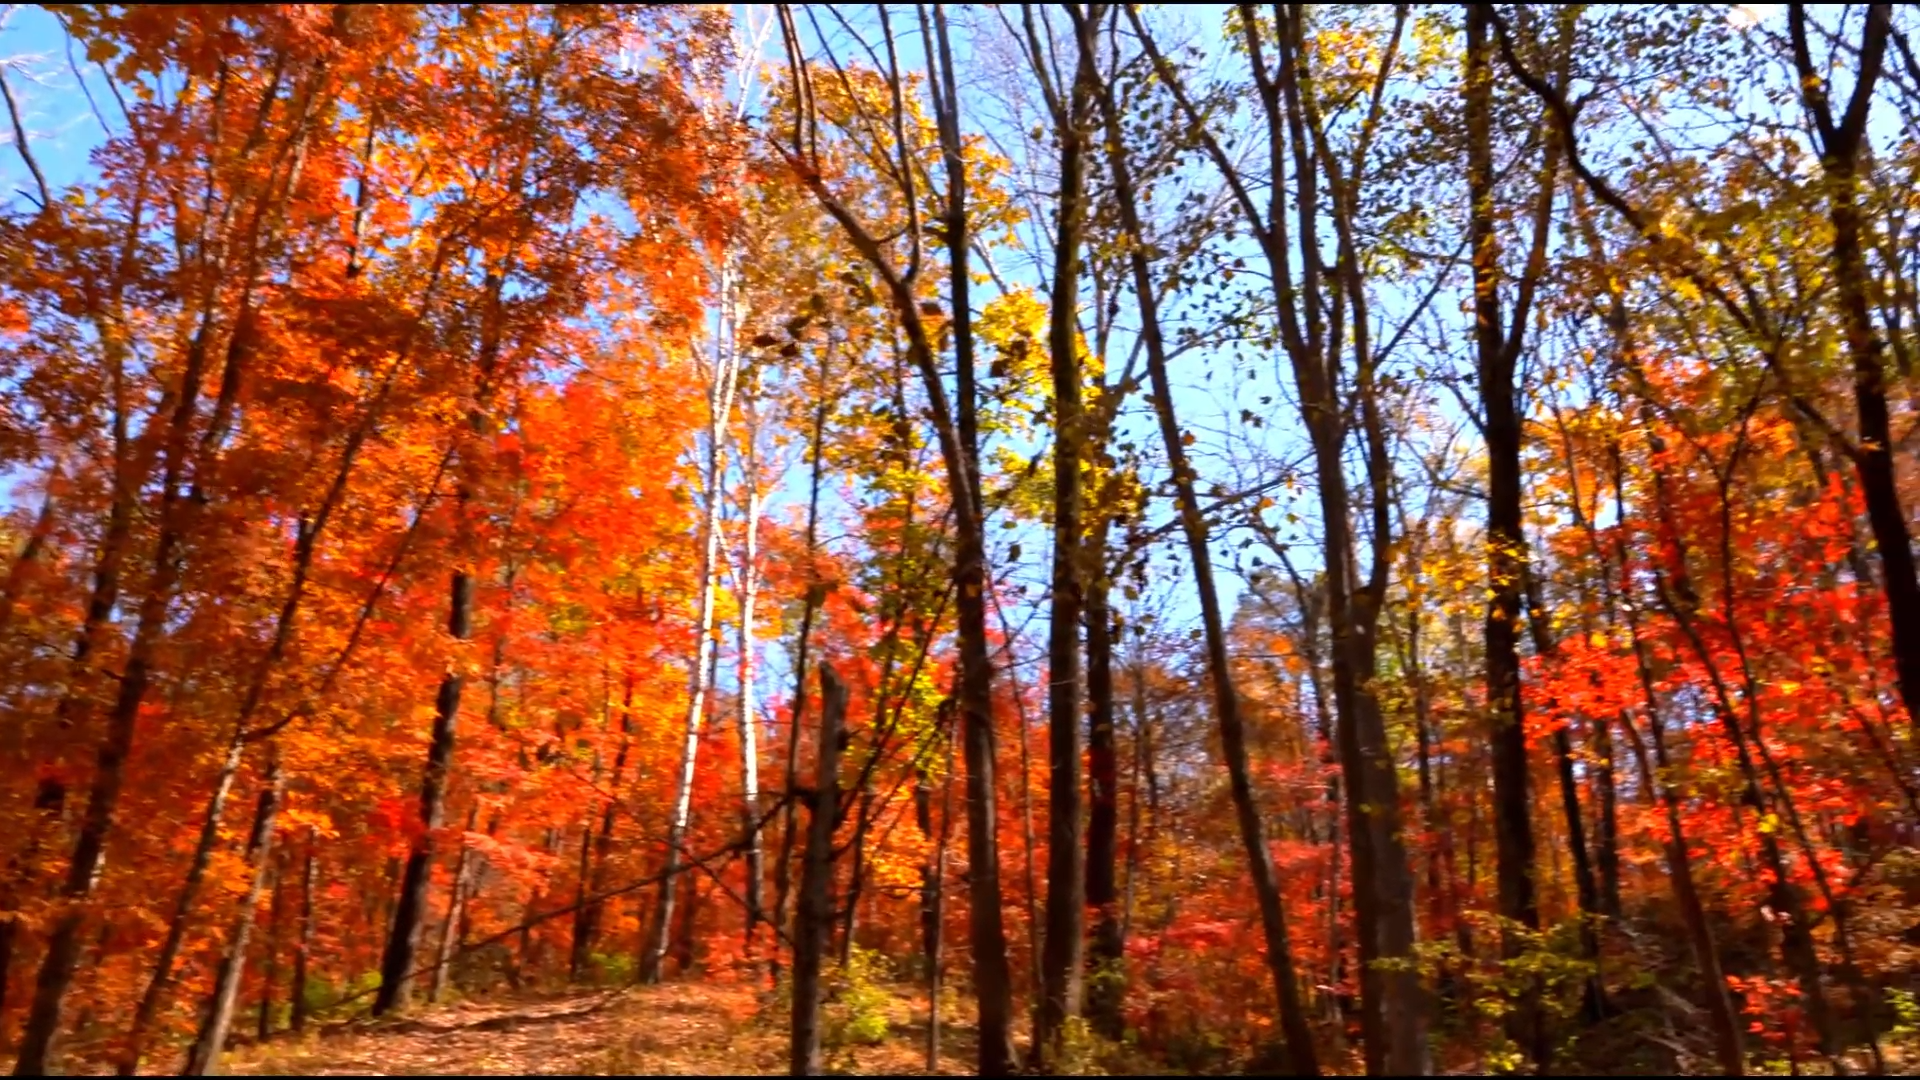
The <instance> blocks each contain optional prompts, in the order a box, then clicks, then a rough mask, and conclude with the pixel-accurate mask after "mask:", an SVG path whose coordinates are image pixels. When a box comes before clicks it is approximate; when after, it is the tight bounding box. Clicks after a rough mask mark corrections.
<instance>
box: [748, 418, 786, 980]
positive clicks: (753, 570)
mask: <svg viewBox="0 0 1920 1080" xmlns="http://www.w3.org/2000/svg"><path fill="white" fill-rule="evenodd" d="M743 463H744V466H745V468H746V474H747V520H746V534H747V535H746V546H745V548H744V550H743V551H742V553H741V556H740V585H741V597H740V703H739V709H740V821H741V824H742V826H744V827H745V829H746V833H747V835H746V864H747V865H746V873H747V889H746V902H747V915H746V923H747V926H746V931H745V935H744V936H745V939H746V955H747V958H748V959H749V960H751V959H752V958H753V931H754V928H755V926H756V925H757V924H758V922H759V921H760V920H761V919H763V918H765V917H766V916H765V914H764V913H763V912H762V911H761V904H762V902H763V900H762V896H761V893H762V888H763V886H764V885H765V882H766V868H765V865H764V857H763V853H762V847H761V842H760V818H761V815H762V813H763V812H764V808H763V805H762V799H761V795H760V722H759V720H758V718H756V717H755V716H754V710H755V708H756V706H757V702H756V700H755V698H754V685H753V678H754V675H755V673H756V672H757V671H758V669H759V663H758V655H757V652H756V648H755V644H754V634H755V633H756V632H757V627H756V624H755V622H754V601H755V600H756V599H757V598H758V595H759V588H760V548H759V543H760V476H759V463H758V460H757V458H756V456H755V454H754V446H753V439H752V436H751V433H749V436H748V438H747V439H746V453H745V455H744V462H743ZM777 938H778V935H776V941H777Z"/></svg>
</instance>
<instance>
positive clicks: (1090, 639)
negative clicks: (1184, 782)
mask: <svg viewBox="0 0 1920 1080" xmlns="http://www.w3.org/2000/svg"><path fill="white" fill-rule="evenodd" d="M1110 520H1111V519H1110V518H1108V517H1107V516H1105V515H1104V514H1103V515H1102V516H1101V518H1100V520H1099V522H1098V524H1096V525H1095V526H1094V530H1093V536H1092V538H1091V539H1090V540H1089V541H1088V553H1089V555H1090V556H1092V560H1091V561H1092V562H1093V564H1094V565H1095V566H1097V567H1098V570H1097V572H1096V573H1095V574H1094V575H1093V578H1092V580H1091V581H1089V582H1088V583H1087V703H1088V712H1089V718H1088V725H1087V726H1088V739H1087V789H1088V791H1087V793H1088V796H1089V798H1088V802H1089V804H1090V806H1091V813H1090V814H1089V816H1088V820H1087V886H1086V887H1087V897H1086V899H1087V910H1088V911H1089V912H1091V913H1092V916H1093V919H1094V927H1093V940H1092V942H1091V944H1090V946H1089V948H1088V950H1087V979H1088V985H1087V1019H1088V1021H1089V1022H1090V1023H1091V1024H1092V1026H1093V1030H1094V1031H1095V1032H1097V1033H1098V1034H1100V1035H1101V1036H1102V1037H1103V1038H1107V1039H1111V1040H1113V1041H1115V1042H1118V1041H1120V1038H1121V1036H1122V1035H1124V1034H1125V1031H1124V1024H1123V1023H1122V1020H1121V1016H1120V1007H1121V1004H1122V1003H1123V1002H1124V1001H1125V999H1126V961H1125V958H1124V956H1123V954H1122V953H1123V947H1124V945H1125V942H1124V941H1122V939H1121V936H1120V911H1119V908H1118V903H1117V902H1118V900H1119V899H1120V896H1119V892H1118V888H1117V883H1118V880H1119V874H1118V863H1119V837H1120V763H1119V753H1118V749H1117V746H1116V740H1115V737H1114V697H1113V636H1114V635H1113V613H1112V611H1111V610H1110V609H1109V608H1108V606H1107V597H1108V589H1109V584H1110V583H1109V581H1108V579H1107V573H1108V570H1107V565H1106V547H1107V532H1108V526H1109V522H1110Z"/></svg>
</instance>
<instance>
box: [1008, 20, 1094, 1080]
mask: <svg viewBox="0 0 1920 1080" xmlns="http://www.w3.org/2000/svg"><path fill="white" fill-rule="evenodd" d="M1022 10H1023V12H1025V13H1026V17H1027V36H1028V38H1029V41H1030V48H1031V49H1032V53H1033V56H1032V60H1033V63H1034V66H1035V68H1036V70H1039V71H1045V70H1046V68H1047V67H1048V66H1050V65H1049V64H1048V63H1047V60H1046V57H1045V54H1044V51H1043V50H1042V47H1041V44H1040V38H1039V35H1038V34H1037V33H1036V32H1035V28H1034V25H1033V21H1032V8H1030V7H1029V8H1023V9H1022ZM1103 15H1104V5H1102V4H1091V5H1088V10H1087V11H1086V12H1084V13H1075V14H1074V16H1073V17H1074V19H1075V22H1076V24H1077V26H1076V30H1077V31H1078V32H1079V33H1083V34H1085V35H1087V38H1088V39H1087V40H1086V41H1083V42H1082V43H1081V47H1080V48H1078V49H1077V50H1076V55H1077V60H1076V62H1075V65H1074V78H1073V84H1072V89H1071V91H1070V92H1068V93H1066V94H1064V95H1055V94H1052V93H1051V92H1050V93H1049V94H1048V97H1049V99H1050V101H1049V104H1050V105H1051V106H1052V111H1053V116H1054V133H1055V137H1056V138H1057V139H1058V141H1059V144H1060V181H1059V203H1058V213H1057V214H1056V220H1055V224H1054V243H1053V281H1052V288H1051V293H1050V297H1051V299H1050V304H1049V310H1048V318H1047V352H1048V354H1049V361H1050V366H1051V369H1052V377H1053V415H1054V439H1053V589H1052V604H1051V610H1050V611H1049V612H1048V615H1047V914H1046V937H1045V939H1044V941H1043V943H1042V952H1041V957H1040V983H1041V996H1040V1010H1039V1015H1038V1025H1037V1026H1036V1028H1035V1030H1034V1051H1035V1056H1036V1058H1037V1060H1038V1061H1039V1062H1040V1063H1041V1064H1042V1065H1045V1064H1047V1063H1050V1062H1051V1061H1052V1060H1053V1058H1054V1055H1055V1053H1056V1052H1057V1051H1058V1049H1059V1048H1058V1045H1057V1044H1058V1042H1059V1040H1060V1038H1061V1034H1062V1031H1063V1029H1064V1027H1065V1025H1066V1023H1067V1021H1068V1020H1069V1019H1070V1018H1073V1017H1077V1016H1078V1015H1079V1014H1080V1008H1081V999H1082V996H1083V994H1084V988H1085V975H1086V973H1085V966H1086V959H1085V949H1086V943H1085V932H1084V931H1085V921H1086V906H1087V893H1086V887H1087V883H1086V866H1085V860H1086V852H1085V850H1084V849H1083V848H1082V847H1081V846H1080V845H1081V828H1082V826H1081V820H1080V818H1081V796H1080V756H1081V748H1080V724H1081V700H1082V696H1083V687H1082V685H1081V681H1080V680H1081V672H1080V659H1081V657H1080V625H1081V620H1082V617H1083V613H1084V609H1085V606H1086V578H1087V569H1088V567H1087V563H1088V559H1087V553H1086V550H1085V537H1084V536H1083V535H1082V532H1083V530H1082V526H1081V512H1082V509H1083V508H1082V505H1081V503H1082V495H1081V482H1080V480H1081V478H1080V469H1081V463H1082V461H1083V460H1085V459H1086V457H1087V455H1088V452H1089V448H1088V445H1087V444H1088V442H1089V439H1090V436H1091V434H1092V432H1091V431H1090V430H1089V417H1088V416H1087V412H1086V409H1085V407H1084V405H1083V404H1082V400H1081V396H1082V391H1083V387H1082V382H1083V380H1082V377H1081V372H1080V325H1079V312H1080V272H1081V258H1080V248H1081V244H1082V242H1083V234H1084V233H1085V230H1086V219H1087V192H1086V154H1087V136H1088V133H1089V132H1088V119H1089V116H1090V114H1091V113H1092V112H1093V97H1094V85H1095V82H1096V78H1097V77H1096V75H1095V73H1094V59H1093V58H1094V48H1093V43H1092V40H1091V34H1092V26H1093V25H1094V24H1098V23H1099V22H1101V21H1102V18H1103ZM1043 85H1047V86H1050V85H1051V84H1050V83H1047V84H1043Z"/></svg>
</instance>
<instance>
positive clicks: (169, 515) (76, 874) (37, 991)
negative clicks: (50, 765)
mask: <svg viewBox="0 0 1920 1080" xmlns="http://www.w3.org/2000/svg"><path fill="white" fill-rule="evenodd" d="M211 333H212V326H211V318H210V316H209V318H208V320H207V321H203V322H202V323H201V325H200V328H199V330H198V331H197V332H196V333H195V334H194V336H193V339H192V342H191V343H190V344H189V346H188V348H187V355H186V362H185V364H184V365H183V370H182V371H181V373H180V383H179V386H180V388H181V389H180V391H179V396H178V398H177V399H176V400H175V401H174V403H173V409H172V412H171V414H170V416H169V417H168V420H167V436H166V437H167V445H166V451H165V461H166V465H165V468H164V472H163V476H162V479H161V482H160V506H159V509H158V513H157V520H158V522H159V535H158V537H157V538H156V540H155V544H154V554H153V564H152V566H153V572H152V575H151V579H150V580H149V582H148V584H147V591H146V594H145V596H143V597H142V598H141V601H140V608H139V615H138V620H137V622H136V623H135V624H134V630H133V638H132V640H131V641H130V642H129V643H128V647H127V659H126V664H125V667H124V668H123V670H122V672H121V675H120V679H119V686H118V690H117V692H116V693H115V695H114V701H113V708H112V710H111V711H110V712H109V713H108V715H107V722H106V735H105V737H104V738H103V739H102V740H101V742H100V747H99V751H98V755H97V758H96V760H95V762H94V774H93V783H92V785H91V786H90V788H89V790H88V792H87V809H86V814H85V816H84V817H83V818H82V820H81V825H80V835H79V836H78V838H77V839H76V840H75V843H74V848H73V857H72V858H71V859H70V860H69V861H68V864H67V879H66V883H65V885H64V887H63V888H62V889H61V896H60V899H61V901H62V906H61V908H60V909H59V912H58V914H57V915H56V916H55V917H54V921H53V926H52V928H51V930H50V931H49V932H48V934H47V950H46V954H45V955H44V957H43V958H42V960H41V962H40V971H39V973H38V974H37V975H36V976H35V979H34V993H33V1004H32V1007H31V1009H30V1010H29V1012H28V1014H27V1023H26V1029H25V1031H24V1033H23V1035H22V1036H21V1040H20V1052H19V1056H18V1057H17V1058H15V1060H14V1065H13V1074H14V1075H15V1076H39V1075H45V1074H46V1073H48V1072H50V1071H52V1066H53V1064H54V1061H53V1041H54V1038H55V1036H56V1035H58V1033H59V1031H60V1027H61V1013H62V1011H63V1009H64V1006H65V1003H66V995H67V990H68V988H69V987H70V986H71V985H72V983H73V973H74V968H75V965H76V964H78V963H79V960H80V953H81V943H80V939H81V931H82V929H83V928H84V926H85V923H86V912H85V907H84V905H85V904H86V902H87V901H89V900H91V899H92V898H93V894H94V889H95V887H96V885H97V884H98V883H99V880H100V872H101V870H102V869H103V868H104V866H105V862H106V852H107V840H108V838H109V837H110V836H111V835H112V833H113V826H114V815H115V812H116V811H117V810H118V808H119V803H120V791H121V788H122V786H123V785H124V783H125V780H126V766H127V758H128V757H129V756H130V755H131V754H132V753H133V737H134V732H135V727H136V724H137V721H138V719H139V715H140V707H141V705H142V704H143V703H144V702H145V701H146V697H147V689H148V685H149V682H150V680H151V679H152V676H153V665H154V658H155V657H154V654H155V652H156V650H157V648H158V646H159V644H160V640H161V638H162V636H163V635H164V633H165V625H166V621H167V612H168V610H169V608H171V606H172V601H173V591H174V585H175V584H176V582H177V581H178V580H179V576H180V572H181V568H182V567H181V563H182V559H181V557H180V551H179V549H180V547H181V546H182V544H183V543H184V542H185V538H186V535H185V534H186V528H185V526H186V522H185V520H184V518H185V517H186V515H187V513H188V509H189V508H188V507H183V506H182V503H183V502H185V501H188V500H185V499H184V498H183V497H184V496H185V494H186V493H185V492H184V491H183V490H182V487H183V484H184V483H185V478H186V474H187V466H188V462H187V458H188V456H189V453H190V450H189V446H188V443H189V442H190V436H191V429H192V428H193V427H194V425H195V422H196V418H197V416H198V413H199V403H200V391H201V388H202V384H203V383H204V381H205V378H206V366H207V364H206V361H207V353H208V351H209V348H210V344H209V341H208V339H209V337H210V336H211ZM230 336H231V338H232V339H233V341H232V343H230V344H229V353H228V356H227V365H228V366H229V367H232V366H233V365H235V364H237V363H239V362H240V360H241V357H240V356H239V355H237V353H238V351H239V348H240V347H239V346H238V345H237V342H238V341H239V340H240V338H241V337H242V335H240V334H238V333H235V334H232V335H230ZM116 441H118V440H116ZM125 483H126V479H125V478H124V477H116V485H115V498H114V507H113V512H112V513H113V519H112V520H110V521H109V523H108V535H107V537H106V539H105V541H104V543H103V545H102V556H101V560H100V565H99V567H98V568H97V570H96V574H95V583H94V590H93V595H92V596H91V597H90V599H89V601H88V609H87V617H86V620H85V622H84V623H83V627H82V631H81V638H80V641H79V643H78V644H77V645H76V646H75V649H74V666H75V668H76V669H79V668H81V667H83V666H84V663H85V661H86V659H87V657H88V656H89V655H90V653H91V651H92V647H93V644H94V639H95V637H96V636H97V633H98V630H99V627H100V625H102V624H103V623H104V622H105V621H106V619H107V618H108V616H109V615H110V614H111V612H112V610H113V606H114V602H115V598H117V597H118V595H119V581H118V575H119V563H120V559H121V555H122V549H123V548H124V546H125V539H126V535H125V534H126V533H127V531H128V529H129V528H130V524H129V523H128V522H127V521H125V520H123V516H124V515H130V514H131V513H132V508H131V506H130V505H126V504H130V503H131V501H132V500H133V498H134V495H133V493H132V492H128V491H123V490H122V486H123V485H124V484H125ZM86 708H87V707H86V706H85V705H84V704H83V702H82V699H81V697H80V696H79V695H78V694H77V693H75V692H73V691H69V693H68V694H67V695H66V696H65V697H63V698H62V699H61V701H60V707H59V716H60V720H61V721H62V722H63V724H67V725H70V724H72V723H73V722H74V721H75V720H76V719H78V718H79V715H80V713H81V712H82V711H83V710H85V709H86Z"/></svg>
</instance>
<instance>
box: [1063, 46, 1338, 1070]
mask: <svg viewBox="0 0 1920 1080" xmlns="http://www.w3.org/2000/svg"><path fill="white" fill-rule="evenodd" d="M1080 36H1081V45H1080V47H1081V49H1082V50H1083V51H1087V50H1091V49H1092V47H1093V45H1092V41H1091V38H1090V34H1089V33H1088V31H1087V30H1086V29H1085V28H1083V29H1082V32H1081V35H1080ZM1101 106H1102V111H1103V113H1104V114H1105V122H1106V136H1107V138H1106V147H1107V157H1108V165H1109V169H1110V175H1111V176H1112V177H1113V184H1114V194H1115V201H1116V204H1117V206H1118V208H1119V212H1120V222H1121V228H1122V229H1123V230H1125V234H1126V236H1127V238H1128V243H1127V254H1128V260H1129V262H1130V264H1131V268H1132V272H1133V285H1134V294H1135V300H1136V302H1137V303H1138V304H1139V306H1140V321H1141V338H1142V340H1143V342H1144V344H1145V346H1146V354H1147V371H1148V374H1149V376H1150V380H1151V383H1152V387H1153V406H1154V412H1155V414H1156V417H1157V419H1158V420H1159V426H1160V436H1161V441H1162V443H1163V444H1164V446H1165V448H1166V452H1167V461H1168V466H1169V468H1170V470H1171V471H1172V473H1173V482H1174V486H1175V493H1176V496H1177V502H1178V505H1179V510H1180V524H1181V527H1182V530H1183V531H1184V532H1185V534H1186V540H1187V554H1188V558H1189V560H1190V561H1191V562H1192V564H1193V575H1194V585H1195V588H1196V589H1197V591H1198V592H1199V596H1200V618H1201V623H1202V626H1203V627H1204V629H1205V634H1206V643H1207V667H1208V673H1209V675H1210V676H1211V677H1212V680H1213V695H1214V713H1215V719H1216V720H1217V721H1218V723H1219V725H1220V741H1221V744H1222V750H1223V752H1224V755H1225V757H1226V764H1227V776H1228V781H1229V786H1230V788H1231V791H1232V795H1233V805H1234V811H1235V816H1236V817H1237V818H1238V820H1239V825H1240V839H1241V844H1242V846H1243V847H1244V848H1245V850H1246V855H1247V863H1248V869H1249V870H1250V872H1251V875H1252V878H1253V888H1254V897H1255V901H1256V903H1257V904H1258V906H1259V910H1260V921H1261V926H1262V929H1263V930H1264V932H1265V936H1266V945H1267V966H1268V970H1269V971H1270V972H1271V973H1272V976H1273V982H1274V991H1275V996H1276V997H1277V999H1278V1002H1279V1012H1280V1023H1281V1028H1282V1031H1283V1032H1284V1034H1285V1036H1286V1043H1287V1053H1288V1055H1289V1056H1290V1057H1291V1058H1292V1061H1293V1067H1294V1071H1295V1072H1296V1073H1298V1074H1301V1075H1307V1076H1317V1075H1319V1072H1320V1066H1319V1061H1318V1057H1317V1055H1316V1053H1315V1050H1314V1043H1313V1031H1312V1029H1311V1028H1310V1027H1309V1026H1308V1024H1307V1015H1306V1011H1305V1010H1304V1009H1303V1008H1302V1006H1301V1003H1300V988H1299V985H1298V983H1297V981H1296V980H1295V978H1294V971H1293V948H1292V944H1291V942H1290V941H1289V940H1288V937H1287V916H1286V908H1285V904H1284V901H1283V900H1282V898H1281V895H1280V883H1279V879H1278V878H1277V876H1276V875H1275V872H1274V866H1273V853H1272V851H1271V850H1270V849H1269V847H1268V845H1267V836H1266V824H1265V822H1264V820H1263V819H1262V817H1261V811H1260V806H1259V803H1258V801H1257V799H1256V798H1255V796H1254V793H1253V780H1252V768H1251V765H1250V763H1249V759H1248V753H1247V743H1246V730H1245V728H1244V726H1243V724H1242V722H1241V719H1240V699H1239V695H1238V693H1237V692H1236V691H1235V689H1234V683H1233V670H1232V664H1231V661H1230V659H1229V657H1228V654H1227V637H1226V620H1225V618H1224V616H1223V614H1222V611H1221V607H1220V594H1219V590H1218V589H1217V588H1216V586H1215V584H1214V580H1213V553H1212V551H1211V550H1210V549H1209V547H1208V535H1207V525H1206V521H1205V519H1204V518H1203V517H1202V515H1201V511H1200V500H1199V496H1198V494H1197V492H1196V490H1195V488H1196V484H1195V477H1194V472H1193V468H1192V466H1191V464H1189V462H1188V459H1187V453H1186V443H1185V440H1184V438H1183V433H1182V432H1181V430H1180V422H1179V419H1178V417H1177V416H1176V415H1175V413H1174V404H1173V385H1172V379H1171V376H1170V375H1169V374H1168V371H1167V348H1166V344H1165V342H1164V340H1163V339H1162V337H1161V331H1160V322H1159V311H1158V306H1159V305H1158V303H1157V299H1156V298H1157V295H1158V294H1157V292H1156V290H1155V288H1154V283H1153V273H1152V268H1151V266H1150V265H1149V263H1148V259H1147V251H1146V249H1145V247H1144V246H1142V245H1143V243H1144V241H1143V240H1142V237H1143V236H1144V235H1145V233H1144V231H1143V229H1142V228H1141V224H1140V218H1139V211H1138V210H1137V209H1136V207H1135V203H1134V189H1133V172H1132V165H1131V163H1129V162H1128V161H1127V156H1126V145H1127V143H1126V140H1125V138H1124V134H1123V131H1122V128H1121V116H1120V110H1119V108H1118V105H1117V104H1116V102H1115V100H1114V95H1113V88H1112V86H1111V85H1107V86H1103V87H1101Z"/></svg>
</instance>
